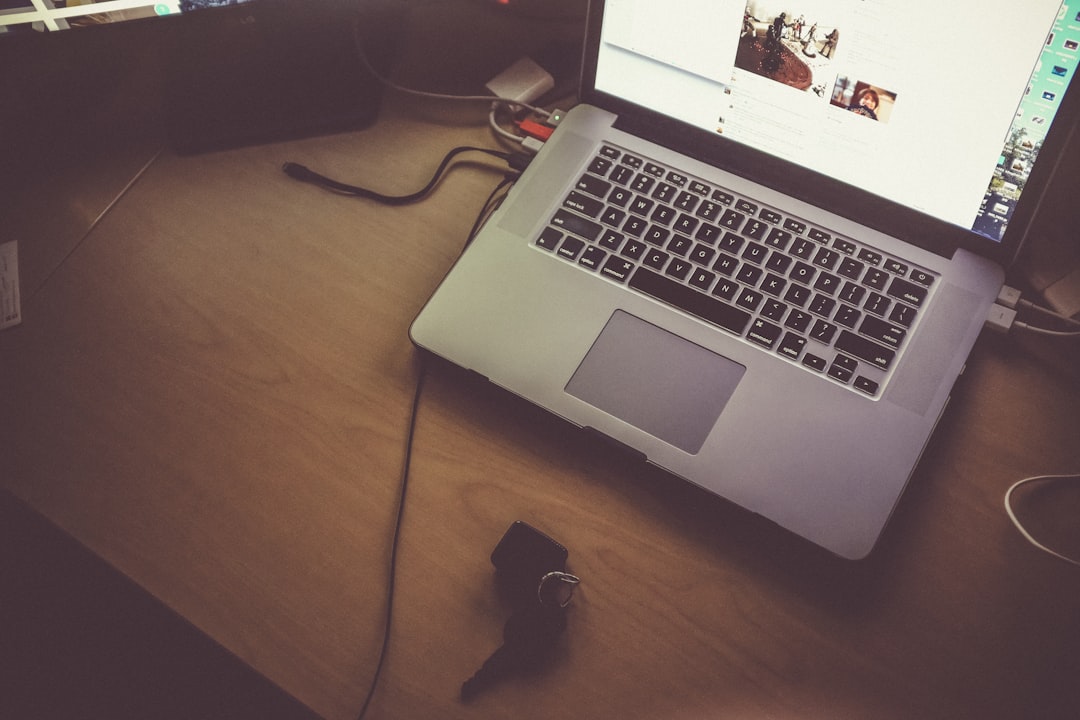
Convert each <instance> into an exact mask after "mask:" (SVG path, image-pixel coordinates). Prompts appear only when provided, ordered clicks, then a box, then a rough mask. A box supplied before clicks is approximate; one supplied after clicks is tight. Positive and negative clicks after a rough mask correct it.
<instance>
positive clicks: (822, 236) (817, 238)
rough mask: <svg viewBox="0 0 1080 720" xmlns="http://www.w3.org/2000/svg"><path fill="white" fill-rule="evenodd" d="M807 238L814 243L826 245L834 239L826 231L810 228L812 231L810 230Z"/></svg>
mask: <svg viewBox="0 0 1080 720" xmlns="http://www.w3.org/2000/svg"><path fill="white" fill-rule="evenodd" d="M806 237H808V238H810V239H811V240H813V241H814V242H819V243H826V242H829V238H830V237H832V236H831V235H829V233H827V232H825V231H824V230H818V229H817V228H810V230H808V231H807V233H806Z"/></svg>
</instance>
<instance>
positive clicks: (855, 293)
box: [839, 282, 866, 305]
mask: <svg viewBox="0 0 1080 720" xmlns="http://www.w3.org/2000/svg"><path fill="white" fill-rule="evenodd" d="M839 297H840V299H841V300H843V301H844V302H846V303H850V304H851V305H858V304H859V303H861V302H862V300H863V298H864V297H866V288H864V287H863V286H861V285H856V284H855V283H853V282H846V283H844V287H843V288H842V289H841V290H840V295H839Z"/></svg>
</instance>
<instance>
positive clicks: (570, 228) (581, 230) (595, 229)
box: [551, 210, 603, 240]
mask: <svg viewBox="0 0 1080 720" xmlns="http://www.w3.org/2000/svg"><path fill="white" fill-rule="evenodd" d="M551 224H552V225H554V226H556V227H558V228H561V229H562V230H563V231H565V232H568V233H572V234H574V235H577V236H579V237H583V238H585V239H586V240H595V239H596V238H597V237H598V236H599V235H600V231H601V230H602V229H603V228H602V227H601V226H600V223H595V222H593V221H592V220H588V219H586V218H583V217H581V216H580V215H575V214H574V213H572V212H570V211H569V210H558V211H556V212H555V217H553V218H551Z"/></svg>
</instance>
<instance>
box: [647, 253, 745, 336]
mask: <svg viewBox="0 0 1080 720" xmlns="http://www.w3.org/2000/svg"><path fill="white" fill-rule="evenodd" d="M629 285H630V287H632V288H634V289H635V290H638V291H639V292H643V293H645V294H646V295H649V296H651V297H654V298H656V299H657V300H661V301H663V302H666V303H669V304H671V305H674V306H675V307H677V308H679V309H681V310H685V311H686V312H688V313H691V314H693V315H697V316H698V317H699V318H701V319H703V320H707V321H709V322H711V323H713V324H714V325H719V326H720V327H722V328H724V329H725V330H730V331H731V332H733V333H735V334H736V335H742V333H743V330H745V329H746V325H747V323H749V322H750V313H748V312H746V311H745V310H740V309H739V308H737V307H735V306H734V305H728V304H727V303H726V302H723V301H722V300H717V299H716V298H712V297H709V296H708V295H706V294H704V293H701V292H698V291H697V290H693V289H691V288H689V287H687V286H685V285H681V284H679V283H677V282H675V281H674V280H671V279H669V278H666V277H664V276H663V275H660V274H659V273H655V272H653V271H652V270H648V269H646V268H643V267H639V268H638V269H637V270H635V271H634V274H633V276H632V277H631V278H630V282H629Z"/></svg>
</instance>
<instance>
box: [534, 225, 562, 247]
mask: <svg viewBox="0 0 1080 720" xmlns="http://www.w3.org/2000/svg"><path fill="white" fill-rule="evenodd" d="M562 239H563V234H562V233H561V232H559V231H558V230H556V229H555V228H553V227H546V228H544V229H543V230H541V231H540V237H538V238H536V244H537V246H538V247H542V248H544V249H545V250H554V249H555V248H557V247H559V241H560V240H562Z"/></svg>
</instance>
